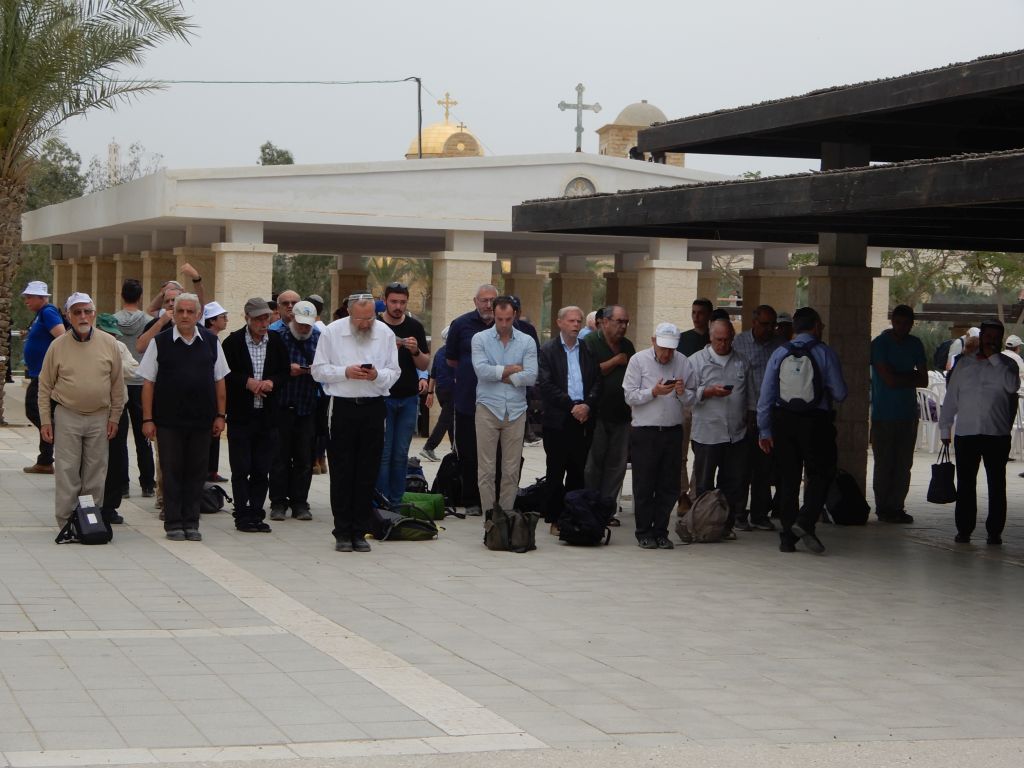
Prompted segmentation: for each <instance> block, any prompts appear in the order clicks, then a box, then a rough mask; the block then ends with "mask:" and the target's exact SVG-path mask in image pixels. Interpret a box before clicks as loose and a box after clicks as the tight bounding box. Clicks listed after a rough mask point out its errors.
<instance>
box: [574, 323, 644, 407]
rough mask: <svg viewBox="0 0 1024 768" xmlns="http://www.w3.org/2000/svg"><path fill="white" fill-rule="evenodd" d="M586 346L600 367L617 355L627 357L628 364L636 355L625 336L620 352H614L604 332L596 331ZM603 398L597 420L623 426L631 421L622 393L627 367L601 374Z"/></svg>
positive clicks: (599, 404)
mask: <svg viewBox="0 0 1024 768" xmlns="http://www.w3.org/2000/svg"><path fill="white" fill-rule="evenodd" d="M585 346H586V347H587V348H588V349H589V350H590V351H591V352H592V353H593V354H594V359H595V360H596V361H597V364H598V365H601V363H606V362H608V361H609V360H611V359H612V358H613V357H615V356H616V355H617V354H620V353H621V354H624V355H625V356H626V363H627V364H628V363H629V358H631V357H632V356H633V355H635V354H636V349H635V348H634V347H633V342H631V341H630V340H629V339H627V338H626V337H625V336H623V337H622V339H621V340H620V341H619V351H618V352H613V351H612V348H611V347H609V346H608V341H607V340H606V339H605V336H604V331H595V332H594V333H592V334H590V335H589V336H588V337H587V341H586V343H585ZM601 375H602V377H603V378H602V379H601V382H602V384H601V398H600V400H598V401H597V418H598V419H600V420H601V421H610V422H616V423H619V424H621V423H622V422H628V421H629V419H630V412H629V406H628V405H626V399H625V397H624V396H623V392H622V380H623V379H624V378H625V376H626V366H625V365H617V366H615V367H614V368H613V369H612V370H611V372H609V373H608V374H601Z"/></svg>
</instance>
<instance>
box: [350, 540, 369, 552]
mask: <svg viewBox="0 0 1024 768" xmlns="http://www.w3.org/2000/svg"><path fill="white" fill-rule="evenodd" d="M352 549H354V550H355V551H356V552H369V551H370V542H368V541H367V540H366V539H353V540H352Z"/></svg>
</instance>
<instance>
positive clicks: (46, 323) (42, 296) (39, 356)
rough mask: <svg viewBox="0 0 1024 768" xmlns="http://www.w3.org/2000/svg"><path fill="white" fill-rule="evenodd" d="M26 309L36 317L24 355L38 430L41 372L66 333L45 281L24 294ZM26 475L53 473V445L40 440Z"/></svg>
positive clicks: (28, 406) (29, 412) (29, 407)
mask: <svg viewBox="0 0 1024 768" xmlns="http://www.w3.org/2000/svg"><path fill="white" fill-rule="evenodd" d="M21 296H22V299H23V300H24V302H25V306H26V307H27V308H28V309H29V311H31V312H35V314H36V316H35V317H34V318H33V319H32V324H31V325H30V326H29V328H28V334H27V335H26V336H25V344H24V347H23V348H22V354H23V356H24V358H25V375H26V377H27V378H28V391H27V392H25V416H26V417H27V418H28V420H29V421H30V422H32V424H33V426H35V428H36V429H39V428H40V427H41V426H42V422H41V421H40V419H39V406H38V401H39V370H40V369H41V368H42V367H43V359H44V358H45V357H46V350H48V349H49V348H50V344H51V343H53V340H54V339H56V338H57V337H58V336H60V335H62V334H63V333H64V318H63V317H61V314H60V310H59V309H57V307H55V306H54V305H53V304H51V303H50V290H49V288H47V286H46V283H44V282H43V281H42V280H33V281H32V282H30V283H29V284H28V285H27V286H26V287H25V290H24V291H22V292H21ZM23 471H24V472H27V473H29V474H30V475H52V474H53V443H48V442H46V441H45V440H43V439H42V437H40V438H39V456H38V458H36V463H35V464H33V465H32V466H31V467H25V468H24V470H23Z"/></svg>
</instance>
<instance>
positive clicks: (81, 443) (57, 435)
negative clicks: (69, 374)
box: [53, 405, 110, 527]
mask: <svg viewBox="0 0 1024 768" xmlns="http://www.w3.org/2000/svg"><path fill="white" fill-rule="evenodd" d="M109 416H110V412H109V411H100V412H98V413H89V414H82V413H77V412H75V411H72V410H68V409H67V408H65V407H64V406H62V405H58V406H56V411H55V413H54V417H53V423H54V434H53V479H54V513H55V514H56V517H57V525H59V526H61V527H63V526H64V524H65V523H66V522H67V521H68V518H70V517H71V513H72V512H74V511H75V506H76V505H77V504H78V497H79V496H86V495H88V496H92V498H93V501H94V502H95V504H96V506H97V507H101V506H102V505H103V486H104V484H105V483H106V480H107V418H108V417H109Z"/></svg>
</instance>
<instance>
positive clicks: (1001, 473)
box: [953, 435, 1010, 538]
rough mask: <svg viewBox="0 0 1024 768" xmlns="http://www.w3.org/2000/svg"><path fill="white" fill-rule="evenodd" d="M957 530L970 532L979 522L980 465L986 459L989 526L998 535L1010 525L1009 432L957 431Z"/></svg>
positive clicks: (955, 441) (992, 533) (955, 444)
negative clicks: (965, 433)
mask: <svg viewBox="0 0 1024 768" xmlns="http://www.w3.org/2000/svg"><path fill="white" fill-rule="evenodd" d="M953 447H954V448H955V449H956V512H955V517H956V530H957V533H959V534H961V535H963V536H970V535H971V533H973V532H974V526H975V525H977V523H978V496H977V483H978V465H979V464H980V463H982V462H984V463H985V477H986V478H987V480H988V517H987V518H986V519H985V530H986V531H987V532H988V535H989V538H998V537H999V536H1000V535H1002V533H1003V527H1004V526H1005V525H1006V462H1007V461H1008V460H1009V458H1010V436H1009V435H956V436H955V437H954V438H953Z"/></svg>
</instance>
